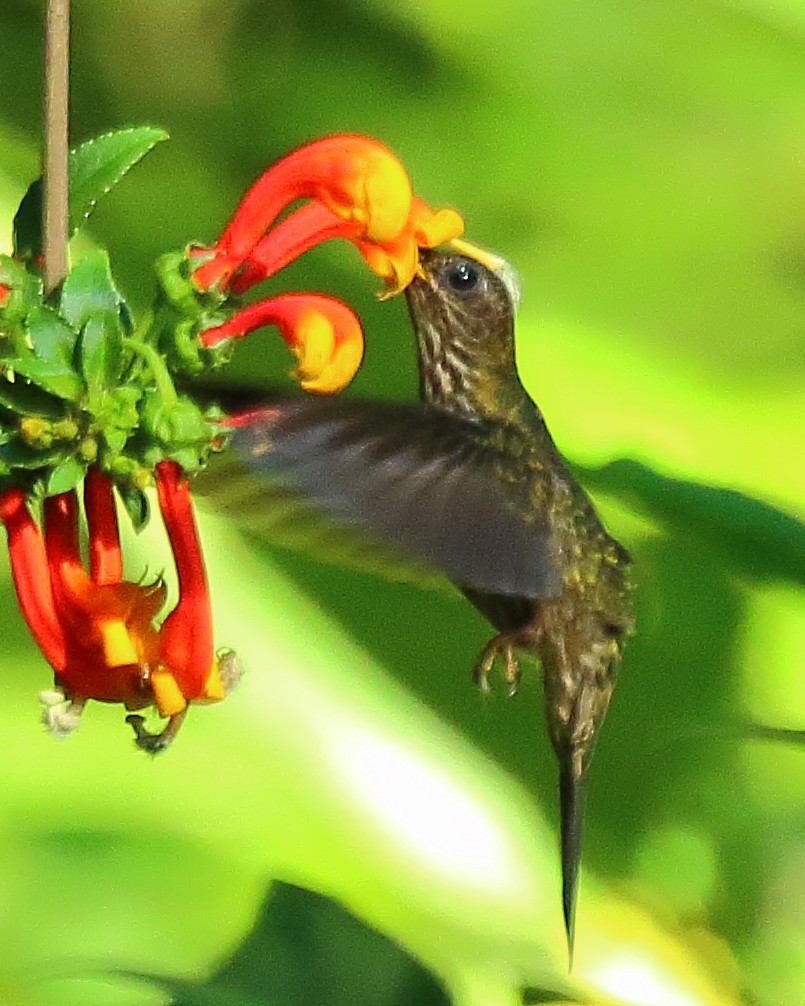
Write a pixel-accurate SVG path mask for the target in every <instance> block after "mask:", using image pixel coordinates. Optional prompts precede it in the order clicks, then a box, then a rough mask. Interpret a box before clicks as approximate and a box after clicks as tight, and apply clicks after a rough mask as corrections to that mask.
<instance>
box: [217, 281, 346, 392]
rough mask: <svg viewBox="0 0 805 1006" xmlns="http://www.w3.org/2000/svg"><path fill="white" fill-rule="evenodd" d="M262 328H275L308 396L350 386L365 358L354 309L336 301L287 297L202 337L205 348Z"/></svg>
mask: <svg viewBox="0 0 805 1006" xmlns="http://www.w3.org/2000/svg"><path fill="white" fill-rule="evenodd" d="M263 325H276V326H277V328H279V331H280V335H281V336H282V338H283V339H284V341H285V343H286V345H287V346H288V348H289V349H290V350H291V351H292V352H293V353H294V354H295V356H296V358H297V361H298V366H297V369H296V371H295V376H296V377H297V378H298V380H299V383H300V384H301V386H302V387H303V388H304V389H305V390H306V391H315V392H318V393H319V394H330V393H332V392H334V391H340V390H341V388H343V387H344V385H345V384H348V383H349V381H350V380H352V377H353V376H354V374H355V372H356V371H357V369H358V367H359V366H360V363H361V359H362V357H363V334H362V332H361V325H360V322H359V321H358V319H357V318H356V317H355V314H354V313H353V311H352V309H351V308H350V307H348V306H347V305H346V304H344V303H343V301H340V300H336V299H335V298H334V297H325V296H324V295H322V294H315V293H286V294H282V295H280V296H278V297H272V298H271V299H269V300H263V301H260V302H259V303H257V304H252V305H250V306H249V307H247V308H244V309H243V310H242V311H239V312H238V313H237V314H235V315H233V316H232V317H231V318H229V319H228V320H227V321H225V322H224V324H223V325H218V326H217V327H216V328H208V329H207V330H206V331H205V332H203V333H202V335H201V341H202V343H203V344H204V345H205V346H213V345H215V344H216V343H217V342H220V341H221V340H222V339H229V338H235V339H239V338H242V337H243V336H244V335H247V334H248V333H249V332H251V331H253V330H254V329H256V328H260V327H261V326H263Z"/></svg>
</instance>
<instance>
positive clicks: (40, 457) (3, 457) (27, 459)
mask: <svg viewBox="0 0 805 1006" xmlns="http://www.w3.org/2000/svg"><path fill="white" fill-rule="evenodd" d="M64 454H65V449H64V447H62V446H58V447H52V448H50V449H49V450H36V449H35V448H33V447H29V446H28V444H24V443H21V442H20V441H19V440H17V439H14V440H12V441H10V443H6V444H0V470H6V471H10V470H12V469H14V468H22V469H24V470H25V471H34V470H35V469H37V468H46V467H47V466H49V465H55V464H60V463H61V461H62V460H63V459H64Z"/></svg>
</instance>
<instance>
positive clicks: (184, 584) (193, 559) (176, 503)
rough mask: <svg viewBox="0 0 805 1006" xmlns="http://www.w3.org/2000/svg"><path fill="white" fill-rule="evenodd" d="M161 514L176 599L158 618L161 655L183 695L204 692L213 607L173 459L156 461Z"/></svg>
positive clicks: (190, 510) (186, 489)
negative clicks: (173, 567) (164, 615)
mask: <svg viewBox="0 0 805 1006" xmlns="http://www.w3.org/2000/svg"><path fill="white" fill-rule="evenodd" d="M156 483H157V496H158V499H159V507H160V510H161V511H162V519H163V520H164V522H165V529H166V531H167V533H168V538H169V539H170V543H171V550H172V552H173V558H174V562H175V563H176V575H177V577H178V580H179V600H178V602H177V604H176V607H175V608H174V609H173V611H172V612H171V613H170V614H169V615H168V617H167V618H166V619H165V621H164V622H163V623H162V627H161V629H160V632H159V640H160V656H161V662H162V663H163V664H164V665H165V669H166V670H168V671H170V672H171V674H172V675H173V677H174V678H175V679H176V682H177V683H178V685H179V688H180V690H181V692H182V695H183V696H184V698H185V699H187V700H190V699H195V698H198V697H199V696H201V695H202V694H204V691H205V685H206V684H207V681H208V679H209V677H210V674H211V673H212V671H213V667H214V655H213V641H212V611H211V609H210V597H209V592H208V590H207V574H206V571H205V569H204V559H203V558H202V555H201V548H200V546H199V541H198V531H197V529H196V521H195V517H194V516H193V504H192V502H191V499H190V489H189V487H188V483H187V479H186V478H185V477H184V475H183V474H182V470H181V468H180V467H179V465H178V464H176V462H175V461H161V462H160V463H159V464H158V465H157V466H156Z"/></svg>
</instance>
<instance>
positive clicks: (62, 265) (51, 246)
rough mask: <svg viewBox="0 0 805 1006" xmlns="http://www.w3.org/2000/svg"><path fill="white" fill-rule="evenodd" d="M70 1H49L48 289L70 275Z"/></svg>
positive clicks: (45, 227)
mask: <svg viewBox="0 0 805 1006" xmlns="http://www.w3.org/2000/svg"><path fill="white" fill-rule="evenodd" d="M69 56H70V0H47V8H46V13H45V112H44V118H45V123H44V126H45V129H44V132H45V153H44V160H45V166H44V183H43V194H42V195H43V198H42V252H43V256H44V263H43V273H44V278H45V292H46V293H50V291H51V290H53V289H54V288H55V287H57V286H58V285H59V283H61V281H62V280H63V279H64V277H65V276H66V275H67V154H68V118H69V111H68V109H69V104H68V97H69V84H70V77H69V62H70V59H69Z"/></svg>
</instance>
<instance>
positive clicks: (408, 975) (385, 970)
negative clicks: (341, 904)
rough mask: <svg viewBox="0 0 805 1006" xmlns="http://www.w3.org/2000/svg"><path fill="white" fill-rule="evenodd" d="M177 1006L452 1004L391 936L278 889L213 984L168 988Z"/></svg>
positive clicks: (310, 897)
mask: <svg viewBox="0 0 805 1006" xmlns="http://www.w3.org/2000/svg"><path fill="white" fill-rule="evenodd" d="M168 987H169V988H170V989H171V991H172V992H173V994H174V998H173V1003H174V1006H309V1004H310V1003H318V1004H320V1006H353V1004H354V1003H363V1004H365V1006H388V1004H399V1006H403V1004H405V1006H447V1002H448V1001H447V999H446V997H445V995H444V992H443V991H442V990H441V989H440V988H439V987H438V985H437V984H436V982H435V981H434V980H433V979H432V978H431V977H430V976H429V975H428V974H427V972H426V971H424V970H423V969H422V968H421V967H418V966H417V965H416V964H415V963H414V961H412V960H411V958H410V957H408V956H406V954H404V953H403V952H402V950H400V948H399V947H397V946H395V945H394V944H393V943H391V942H390V941H389V940H388V939H385V938H384V937H382V936H381V935H380V934H379V933H376V932H374V931H373V930H371V929H369V928H368V927H366V926H364V925H361V924H360V923H359V922H358V921H357V920H356V919H354V918H352V917H351V916H350V915H349V914H348V913H347V912H345V911H344V910H343V909H342V908H338V906H336V905H334V904H333V903H332V902H328V901H326V900H325V899H324V898H321V897H317V896H316V895H314V894H311V893H310V892H308V891H302V890H300V889H299V888H295V887H290V886H288V885H286V884H277V885H275V886H274V887H273V888H272V891H271V895H270V898H269V899H267V901H266V903H265V905H264V906H263V907H262V908H261V910H260V914H259V915H258V917H257V920H256V921H255V924H254V927H253V928H252V931H251V933H250V934H249V936H248V937H247V939H246V940H244V942H243V943H242V944H241V946H240V947H239V948H238V950H237V951H236V953H235V954H234V955H233V957H232V958H231V960H229V961H227V962H226V964H225V965H224V966H223V967H222V968H220V969H219V970H218V971H217V972H216V973H215V974H214V975H213V976H211V977H210V978H209V979H207V981H205V982H200V983H189V982H181V983H179V982H176V983H171V984H170V985H169V986H168Z"/></svg>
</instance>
